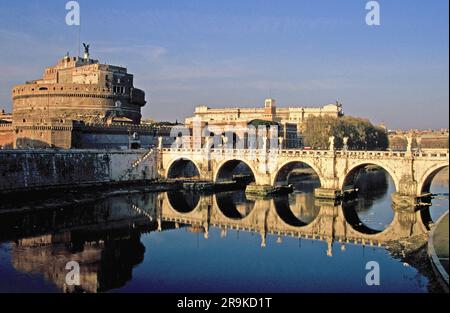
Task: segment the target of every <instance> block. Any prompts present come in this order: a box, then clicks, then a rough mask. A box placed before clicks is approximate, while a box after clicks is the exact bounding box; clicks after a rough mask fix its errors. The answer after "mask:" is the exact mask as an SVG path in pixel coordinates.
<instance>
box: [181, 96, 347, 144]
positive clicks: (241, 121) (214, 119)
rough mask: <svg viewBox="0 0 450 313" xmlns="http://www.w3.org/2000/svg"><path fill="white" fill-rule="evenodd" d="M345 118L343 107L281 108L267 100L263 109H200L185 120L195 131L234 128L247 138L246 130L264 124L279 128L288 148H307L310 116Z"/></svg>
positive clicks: (201, 107) (282, 139)
mask: <svg viewBox="0 0 450 313" xmlns="http://www.w3.org/2000/svg"><path fill="white" fill-rule="evenodd" d="M342 115H343V110H342V105H341V104H339V103H336V104H328V105H325V106H323V107H319V108H312V107H309V108H307V107H287V108H279V107H277V106H276V101H275V100H274V99H265V101H264V107H262V108H237V107H236V108H209V107H207V106H198V107H196V108H195V112H194V116H193V117H189V118H187V119H186V120H185V124H186V126H188V127H190V128H193V127H194V125H195V123H201V125H202V127H204V126H206V125H207V126H208V127H211V128H215V129H217V128H222V129H223V131H225V130H226V128H229V127H230V126H231V127H234V128H235V129H237V132H239V133H240V134H239V135H238V136H243V133H245V128H246V127H248V126H249V125H252V124H255V122H256V124H261V122H268V123H273V124H276V125H277V126H278V135H279V137H280V138H281V140H280V142H282V146H283V147H284V148H299V147H301V146H302V145H303V140H302V131H303V125H304V122H305V121H306V119H307V118H308V117H310V116H331V117H336V118H338V117H340V116H342Z"/></svg>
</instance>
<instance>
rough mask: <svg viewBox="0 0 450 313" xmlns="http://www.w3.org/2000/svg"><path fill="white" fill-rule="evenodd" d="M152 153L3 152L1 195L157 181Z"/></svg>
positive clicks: (89, 151) (129, 151) (0, 175)
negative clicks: (22, 191)
mask: <svg viewBox="0 0 450 313" xmlns="http://www.w3.org/2000/svg"><path fill="white" fill-rule="evenodd" d="M156 164H157V163H156V153H155V152H153V151H149V150H50V149H42V150H0V192H1V193H8V192H14V191H21V190H33V189H40V188H52V187H55V188H58V187H62V186H73V185H83V186H89V185H91V184H92V185H96V184H97V185H98V184H107V183H113V184H117V183H120V182H124V183H128V182H131V181H143V180H154V179H156V178H157V175H158V173H157V170H156Z"/></svg>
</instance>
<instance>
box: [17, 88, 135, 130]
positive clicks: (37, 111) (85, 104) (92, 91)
mask: <svg viewBox="0 0 450 313" xmlns="http://www.w3.org/2000/svg"><path fill="white" fill-rule="evenodd" d="M118 101H120V104H119V103H118ZM131 102H132V99H131V96H130V94H117V93H114V92H113V91H112V89H110V88H100V87H97V86H96V85H77V84H50V85H36V84H32V85H21V86H16V87H15V88H14V89H13V119H14V122H15V123H16V124H21V123H26V122H29V121H34V122H35V123H39V122H41V123H43V122H45V121H48V119H51V118H55V119H63V120H64V119H72V120H78V121H86V122H101V121H104V119H107V118H109V117H113V116H125V117H127V118H129V119H131V120H132V122H133V123H135V124H139V123H140V120H141V113H140V111H141V106H140V105H138V104H134V103H131Z"/></svg>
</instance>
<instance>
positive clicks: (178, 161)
mask: <svg viewBox="0 0 450 313" xmlns="http://www.w3.org/2000/svg"><path fill="white" fill-rule="evenodd" d="M188 164H192V165H193V166H194V168H195V170H196V173H195V175H194V176H193V177H198V178H200V177H201V169H200V166H199V164H198V163H197V162H195V161H194V160H193V159H192V158H189V157H185V156H180V157H175V158H173V159H172V160H170V161H169V163H168V164H167V166H166V172H165V173H164V175H165V177H166V178H175V177H171V176H172V174H173V175H176V173H174V171H177V170H182V169H183V167H186V166H187V165H188ZM176 167H180V168H178V169H176Z"/></svg>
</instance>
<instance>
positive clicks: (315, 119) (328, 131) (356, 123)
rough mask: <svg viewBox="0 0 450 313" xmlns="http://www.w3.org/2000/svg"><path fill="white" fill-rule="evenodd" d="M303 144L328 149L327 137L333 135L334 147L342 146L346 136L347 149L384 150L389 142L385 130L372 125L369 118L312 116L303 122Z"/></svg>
mask: <svg viewBox="0 0 450 313" xmlns="http://www.w3.org/2000/svg"><path fill="white" fill-rule="evenodd" d="M303 136H304V141H305V146H310V147H312V148H313V149H328V147H329V137H330V136H334V137H335V147H336V148H338V149H339V148H342V146H343V138H344V137H348V138H349V140H348V146H349V149H353V150H386V149H387V147H388V144H389V140H388V136H387V133H386V131H385V130H384V129H383V128H381V127H377V126H374V125H372V123H370V121H369V120H367V119H362V118H357V117H352V116H344V117H340V118H334V117H329V116H312V117H309V118H308V119H307V120H306V122H305V129H304V132H303Z"/></svg>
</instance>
